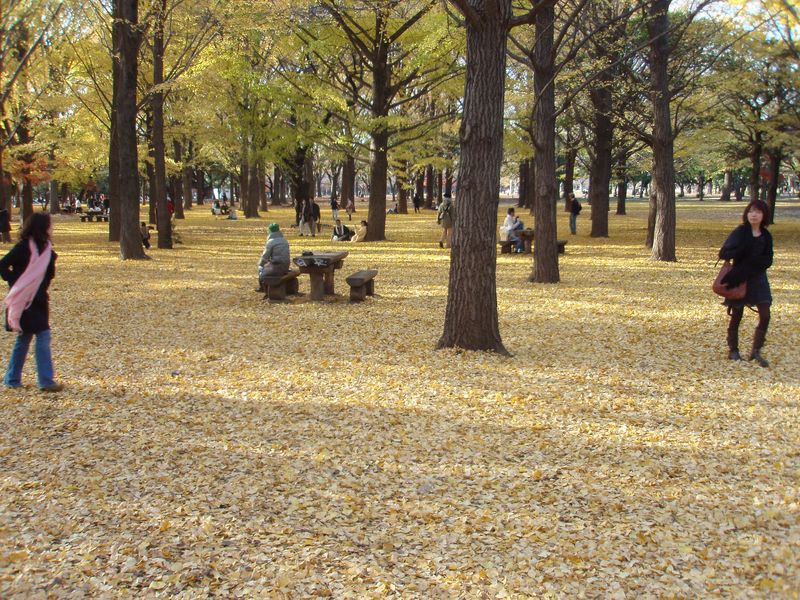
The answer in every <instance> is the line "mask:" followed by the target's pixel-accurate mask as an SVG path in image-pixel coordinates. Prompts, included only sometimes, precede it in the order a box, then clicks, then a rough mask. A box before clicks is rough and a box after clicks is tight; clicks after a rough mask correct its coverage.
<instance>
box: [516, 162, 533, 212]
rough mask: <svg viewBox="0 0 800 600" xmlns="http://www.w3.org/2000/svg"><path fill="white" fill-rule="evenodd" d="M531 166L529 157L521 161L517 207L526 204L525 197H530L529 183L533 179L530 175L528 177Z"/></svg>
mask: <svg viewBox="0 0 800 600" xmlns="http://www.w3.org/2000/svg"><path fill="white" fill-rule="evenodd" d="M530 167H531V164H530V161H529V160H528V159H527V158H526V159H523V160H521V161H519V198H518V199H517V208H522V207H523V206H525V199H526V198H527V197H528V185H529V183H530V181H531V180H530V177H528V172H529V171H530Z"/></svg>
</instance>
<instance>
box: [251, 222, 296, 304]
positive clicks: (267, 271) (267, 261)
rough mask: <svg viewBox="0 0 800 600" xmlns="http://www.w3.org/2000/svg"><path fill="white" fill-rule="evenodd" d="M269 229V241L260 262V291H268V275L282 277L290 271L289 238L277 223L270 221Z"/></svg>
mask: <svg viewBox="0 0 800 600" xmlns="http://www.w3.org/2000/svg"><path fill="white" fill-rule="evenodd" d="M267 230H268V231H269V235H268V236H267V243H266V245H265V246H264V252H263V253H262V254H261V260H260V261H259V262H258V283H259V288H258V291H259V292H266V291H267V286H266V278H267V277H281V276H283V275H286V273H288V272H289V258H290V253H289V240H287V239H286V238H285V237H284V236H283V232H281V231H280V226H279V225H278V224H277V223H270V224H269V227H267Z"/></svg>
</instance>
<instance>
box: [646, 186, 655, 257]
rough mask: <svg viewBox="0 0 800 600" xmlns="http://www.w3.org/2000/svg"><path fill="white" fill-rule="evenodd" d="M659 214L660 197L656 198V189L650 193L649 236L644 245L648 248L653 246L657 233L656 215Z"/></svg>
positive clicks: (648, 210) (648, 208) (648, 209)
mask: <svg viewBox="0 0 800 600" xmlns="http://www.w3.org/2000/svg"><path fill="white" fill-rule="evenodd" d="M657 214H658V199H657V198H656V190H655V189H654V190H653V191H652V192H651V193H650V199H649V202H648V207H647V237H646V239H645V241H644V245H645V246H647V247H648V248H650V249H652V248H653V240H654V239H655V235H656V215H657Z"/></svg>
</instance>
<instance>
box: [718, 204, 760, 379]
mask: <svg viewBox="0 0 800 600" xmlns="http://www.w3.org/2000/svg"><path fill="white" fill-rule="evenodd" d="M767 223H769V207H768V206H767V204H766V202H764V201H763V200H753V201H752V202H750V204H748V205H747V207H746V208H745V209H744V213H742V224H741V225H739V226H738V227H737V228H736V229H734V230H733V231H732V232H731V234H730V235H729V236H728V239H726V240H725V243H724V244H723V245H722V248H720V251H719V257H720V259H722V260H732V261H733V268H732V269H731V270H730V271H729V272H728V274H727V275H726V276H725V277H724V278H723V279H722V283H724V284H725V285H727V286H728V287H736V286H737V285H739V284H740V283H742V282H743V281H746V282H747V295H746V296H745V297H744V299H743V300H725V305H726V306H727V307H728V314H729V315H730V317H731V320H730V322H729V323H728V340H727V341H728V350H729V352H728V358H729V359H731V360H741V359H742V357H741V355H740V354H739V324H740V323H741V322H742V316H743V315H744V307H745V306H755V307H756V309H757V310H758V325H756V331H755V333H754V334H753V348H752V350H751V352H750V356H749V358H748V360H755V361H756V362H757V363H758V364H759V365H761V366H762V367H768V366H769V363H768V362H767V360H766V359H765V358H764V357H762V356H761V348H762V347H763V346H764V341H765V339H766V337H767V327H768V326H769V319H770V306H771V305H772V292H771V291H770V287H769V280H768V279H767V269H769V268H770V267H771V266H772V234H771V233H770V232H769V231H768V230H767Z"/></svg>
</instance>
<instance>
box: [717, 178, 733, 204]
mask: <svg viewBox="0 0 800 600" xmlns="http://www.w3.org/2000/svg"><path fill="white" fill-rule="evenodd" d="M731 191H733V173H732V172H731V171H730V170H728V171H725V175H724V176H723V180H722V189H721V190H720V192H719V199H720V200H722V201H723V202H730V199H731Z"/></svg>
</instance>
